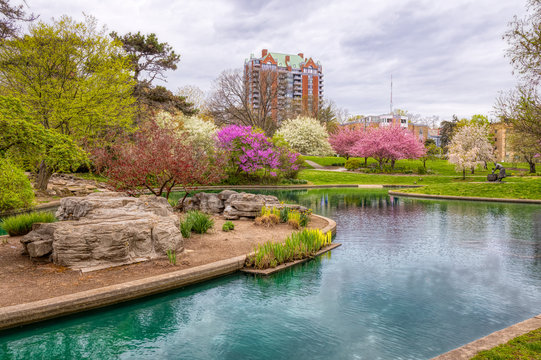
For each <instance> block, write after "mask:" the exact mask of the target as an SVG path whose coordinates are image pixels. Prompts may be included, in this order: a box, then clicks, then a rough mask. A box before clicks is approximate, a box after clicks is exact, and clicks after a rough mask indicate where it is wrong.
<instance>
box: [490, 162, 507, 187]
mask: <svg viewBox="0 0 541 360" xmlns="http://www.w3.org/2000/svg"><path fill="white" fill-rule="evenodd" d="M494 165H495V167H494V169H492V174H490V175H488V176H487V179H488V181H499V182H501V181H502V179H503V178H504V177H506V175H505V168H504V167H503V166H502V164H500V163H496V162H494ZM496 170H499V172H498V174H497V175H496V174H495V173H494V172H495V171H496ZM491 175H492V176H491Z"/></svg>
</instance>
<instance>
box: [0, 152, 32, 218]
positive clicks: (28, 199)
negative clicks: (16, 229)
mask: <svg viewBox="0 0 541 360" xmlns="http://www.w3.org/2000/svg"><path fill="white" fill-rule="evenodd" d="M33 202H34V191H33V190H32V185H31V184H30V180H28V177H27V176H26V175H25V174H24V172H23V171H22V170H20V169H19V168H17V167H16V166H14V165H13V164H12V163H11V162H10V161H9V160H7V159H2V158H0V211H6V210H11V209H21V208H29V207H31V206H32V204H33Z"/></svg>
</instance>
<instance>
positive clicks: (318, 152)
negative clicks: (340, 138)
mask: <svg viewBox="0 0 541 360" xmlns="http://www.w3.org/2000/svg"><path fill="white" fill-rule="evenodd" d="M276 134H277V135H279V136H282V137H283V138H284V140H285V141H287V143H288V144H289V146H290V147H291V148H292V149H293V150H295V151H298V152H300V153H301V154H304V155H314V156H328V155H333V153H334V151H333V149H332V148H331V145H330V144H329V140H328V138H329V134H327V130H326V129H325V126H323V125H321V124H320V123H319V121H318V120H317V119H314V118H310V117H301V116H299V117H297V118H295V119H289V120H286V121H284V122H283V123H282V125H281V126H280V129H278V131H277V132H276Z"/></svg>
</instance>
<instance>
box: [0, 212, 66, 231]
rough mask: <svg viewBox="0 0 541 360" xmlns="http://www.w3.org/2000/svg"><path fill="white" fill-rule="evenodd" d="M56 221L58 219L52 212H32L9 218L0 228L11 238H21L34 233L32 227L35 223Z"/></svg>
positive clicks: (3, 221) (4, 220) (0, 224)
mask: <svg viewBox="0 0 541 360" xmlns="http://www.w3.org/2000/svg"><path fill="white" fill-rule="evenodd" d="M55 221H56V217H55V216H54V214H53V213H52V212H31V213H25V214H19V215H15V216H10V217H7V218H5V219H3V220H2V221H1V222H0V227H1V228H2V229H3V230H4V231H5V232H7V233H8V234H9V235H10V236H21V235H26V234H28V233H29V232H30V231H32V225H33V224H35V223H51V222H55Z"/></svg>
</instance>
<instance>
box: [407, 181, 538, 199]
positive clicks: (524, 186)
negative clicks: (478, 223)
mask: <svg viewBox="0 0 541 360" xmlns="http://www.w3.org/2000/svg"><path fill="white" fill-rule="evenodd" d="M513 180H514V181H512V182H511V181H510V182H507V183H482V184H472V183H462V184H457V183H454V184H433V185H428V186H425V187H422V188H415V189H403V190H400V191H401V192H405V193H417V194H429V195H452V196H476V197H488V198H503V199H537V200H541V178H540V177H537V178H533V177H532V178H522V179H520V181H519V179H513Z"/></svg>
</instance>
